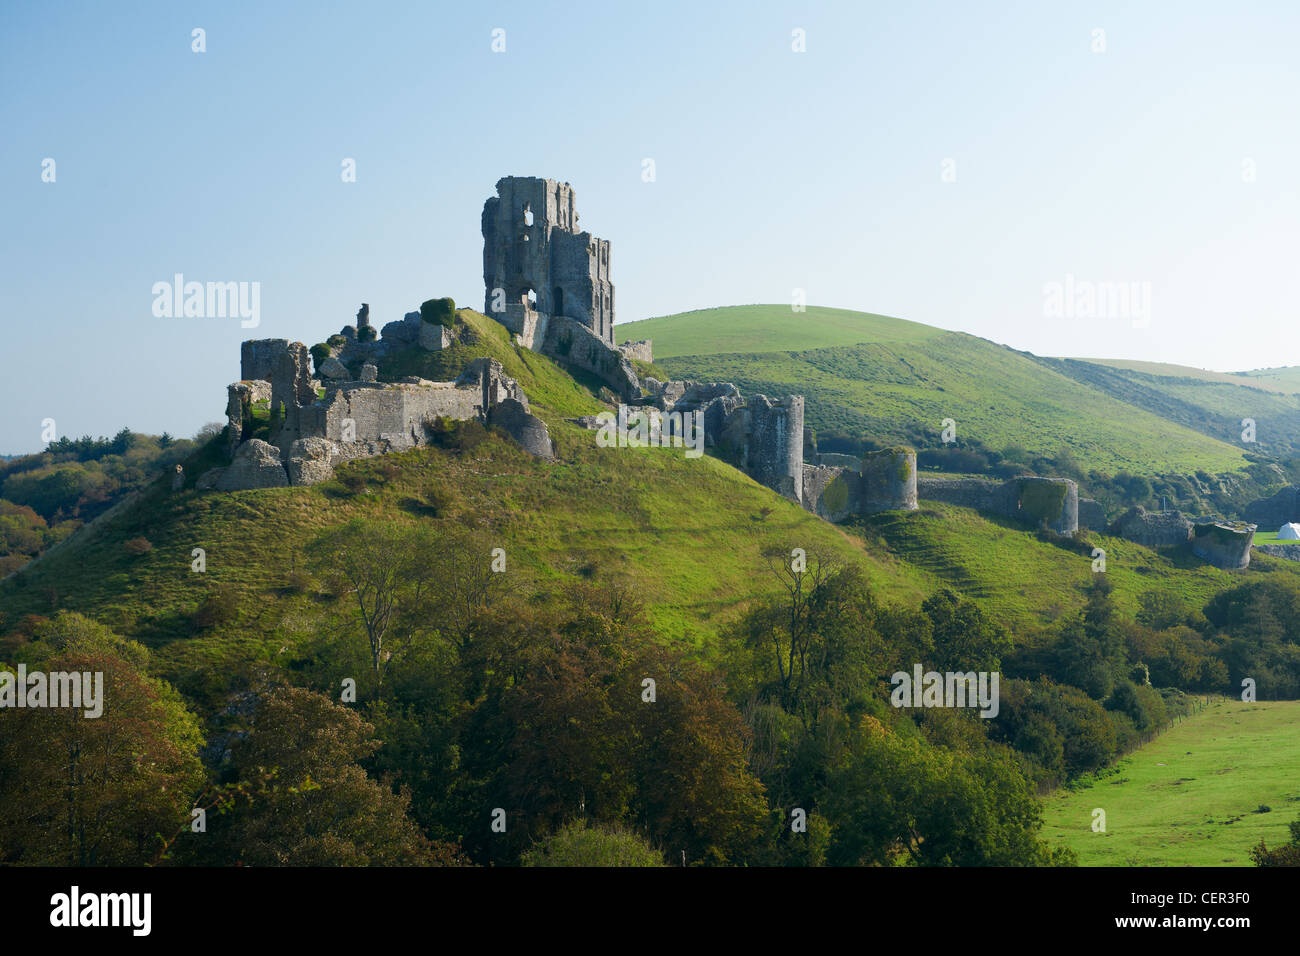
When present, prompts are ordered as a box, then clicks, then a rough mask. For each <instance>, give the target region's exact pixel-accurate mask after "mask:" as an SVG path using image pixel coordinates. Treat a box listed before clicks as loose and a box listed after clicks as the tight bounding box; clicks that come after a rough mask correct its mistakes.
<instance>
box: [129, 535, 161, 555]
mask: <svg viewBox="0 0 1300 956" xmlns="http://www.w3.org/2000/svg"><path fill="white" fill-rule="evenodd" d="M122 547H124V548H126V551H127V554H134V555H137V556H138V555H141V554H148V553H149V552H150V551H152V550H153V544H152V542H150V541H149V539H148V538H144V537H140V538H132V539H131V540H129V541H127V542H125V543H124V544H123V545H122Z"/></svg>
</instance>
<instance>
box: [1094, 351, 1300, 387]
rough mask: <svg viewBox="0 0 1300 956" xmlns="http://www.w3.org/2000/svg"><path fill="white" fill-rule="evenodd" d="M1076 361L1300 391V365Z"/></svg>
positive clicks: (1118, 360) (1235, 383)
mask: <svg viewBox="0 0 1300 956" xmlns="http://www.w3.org/2000/svg"><path fill="white" fill-rule="evenodd" d="M1076 361H1079V362H1089V363H1091V364H1093V365H1108V366H1110V367H1111V368H1121V369H1127V370H1128V371H1132V372H1143V373H1145V374H1147V375H1156V376H1159V377H1161V378H1190V379H1195V380H1197V381H1201V382H1214V383H1216V384H1219V385H1241V386H1246V387H1247V388H1258V389H1263V390H1264V391H1268V392H1279V393H1281V394H1284V395H1289V394H1293V393H1295V392H1300V369H1297V368H1277V369H1259V370H1256V371H1252V372H1215V371H1212V370H1211V369H1208V368H1195V367H1194V366H1191V365H1173V364H1170V363H1168V362H1140V361H1137V360H1135V359H1101V358H1078V359H1076Z"/></svg>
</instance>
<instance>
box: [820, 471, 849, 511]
mask: <svg viewBox="0 0 1300 956" xmlns="http://www.w3.org/2000/svg"><path fill="white" fill-rule="evenodd" d="M848 506H849V482H848V481H847V480H846V479H845V477H844V476H843V475H836V476H835V478H834V480H833V481H831V483H830V484H829V485H827V486H826V490H824V491H823V492H822V498H821V507H822V510H823V511H824V512H826V514H839V513H840V512H841V511H843V510H844V509H845V508H847V507H848Z"/></svg>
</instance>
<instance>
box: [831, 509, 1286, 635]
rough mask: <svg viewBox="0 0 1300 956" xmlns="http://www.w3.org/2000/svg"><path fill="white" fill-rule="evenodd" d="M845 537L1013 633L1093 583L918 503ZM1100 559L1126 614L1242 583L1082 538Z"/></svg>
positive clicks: (1069, 559)
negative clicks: (1160, 600)
mask: <svg viewBox="0 0 1300 956" xmlns="http://www.w3.org/2000/svg"><path fill="white" fill-rule="evenodd" d="M853 529H854V530H856V531H859V532H860V533H861V534H863V535H864V536H865V538H866V540H867V542H868V545H869V547H870V549H871V550H872V551H873V552H877V553H884V554H888V555H892V556H893V557H895V558H897V559H898V560H900V561H903V562H906V563H907V564H910V565H912V566H914V567H915V568H917V569H918V570H921V571H925V572H927V573H929V574H930V575H932V576H933V578H934V580H935V581H936V582H942V583H944V584H946V585H948V586H949V587H951V588H953V589H954V590H956V591H959V592H960V593H962V594H964V595H966V596H967V597H970V598H973V599H975V600H976V601H979V602H980V603H981V604H982V605H983V606H984V607H985V609H986V610H988V611H989V613H990V614H992V615H993V616H994V617H995V618H997V619H998V620H999V621H1001V622H1002V623H1003V624H1004V625H1006V626H1008V627H1010V628H1012V629H1013V630H1014V629H1018V628H1024V627H1034V626H1038V625H1046V624H1050V623H1052V622H1053V621H1056V620H1058V619H1059V618H1060V617H1062V616H1064V615H1067V614H1071V613H1073V612H1075V611H1077V610H1078V609H1080V608H1081V607H1082V606H1083V602H1084V591H1083V589H1084V588H1085V587H1086V586H1087V585H1088V583H1089V582H1090V581H1091V579H1092V573H1093V572H1092V562H1093V559H1092V558H1091V557H1090V554H1091V552H1089V554H1088V555H1085V554H1081V553H1079V552H1076V551H1072V550H1070V549H1068V548H1066V547H1063V546H1061V545H1060V544H1053V543H1049V542H1046V541H1040V540H1038V538H1037V537H1035V536H1034V535H1033V534H1032V533H1029V532H1028V531H1026V529H1025V526H1024V525H1021V524H1018V523H1016V522H1013V521H1010V520H1005V519H999V518H994V517H992V516H988V515H981V514H979V513H977V512H974V511H969V510H967V509H964V508H957V507H955V506H953V505H946V504H940V503H938V502H931V501H922V502H921V510H920V511H919V512H912V513H907V512H900V511H890V512H885V513H883V514H878V515H873V516H871V517H868V518H863V519H860V520H859V522H858V523H856V524H855V525H853ZM1088 537H1089V540H1090V541H1092V542H1093V543H1094V544H1095V545H1097V546H1099V547H1101V548H1103V549H1104V550H1105V551H1106V575H1107V577H1108V578H1109V579H1110V582H1111V584H1113V585H1114V591H1113V597H1114V600H1115V603H1116V605H1117V606H1118V607H1119V608H1120V609H1121V610H1122V611H1123V613H1124V614H1125V615H1127V616H1132V615H1135V614H1136V613H1137V610H1138V607H1139V605H1138V598H1139V596H1140V595H1142V594H1143V593H1144V592H1146V591H1151V590H1157V591H1171V592H1174V593H1176V594H1178V595H1179V596H1181V597H1183V598H1184V599H1185V600H1187V601H1188V602H1190V603H1191V604H1192V605H1194V606H1196V607H1201V606H1203V605H1204V604H1205V603H1206V602H1207V601H1208V600H1209V599H1210V598H1211V597H1212V596H1214V595H1215V594H1217V593H1218V592H1219V591H1222V590H1224V589H1225V588H1229V587H1232V586H1234V585H1236V584H1238V583H1240V582H1241V581H1242V580H1243V577H1242V573H1241V572H1229V571H1222V570H1219V569H1218V568H1214V567H1211V566H1210V565H1208V564H1205V563H1204V562H1202V561H1200V560H1199V559H1197V558H1195V557H1192V556H1191V555H1190V554H1189V553H1187V552H1185V551H1183V552H1178V551H1170V552H1166V551H1153V550H1151V549H1150V548H1145V547H1143V546H1142V545H1139V544H1134V543H1133V542H1132V541H1126V540H1124V539H1122V538H1111V537H1108V536H1106V535H1102V534H1097V533H1090V534H1089V536H1088ZM1246 573H1249V574H1255V575H1259V574H1282V575H1300V563H1296V562H1294V561H1285V560H1282V559H1278V558H1270V557H1268V556H1267V555H1253V556H1252V561H1251V570H1250V571H1249V572H1246Z"/></svg>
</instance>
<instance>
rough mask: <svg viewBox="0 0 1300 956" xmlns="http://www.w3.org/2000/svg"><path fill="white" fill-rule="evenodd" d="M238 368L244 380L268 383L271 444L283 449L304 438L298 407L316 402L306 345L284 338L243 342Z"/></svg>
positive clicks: (309, 357) (309, 356)
mask: <svg viewBox="0 0 1300 956" xmlns="http://www.w3.org/2000/svg"><path fill="white" fill-rule="evenodd" d="M239 369H240V378H241V379H243V380H244V381H252V380H258V379H260V380H262V381H266V382H269V383H270V384H271V435H270V439H271V444H273V445H276V446H277V447H279V448H281V449H285V448H288V447H289V445H291V444H293V442H294V441H296V440H297V439H299V438H302V437H304V432H303V430H302V423H301V421H300V415H299V409H300V408H301V407H302V406H304V405H310V404H312V403H313V402H314V401H316V388H315V386H314V385H313V384H312V378H311V353H310V352H308V351H307V346H305V345H303V344H302V343H301V342H290V341H288V340H287V339H255V340H250V341H247V342H244V343H243V344H242V345H241V346H240V352H239ZM308 434H309V433H308Z"/></svg>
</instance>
